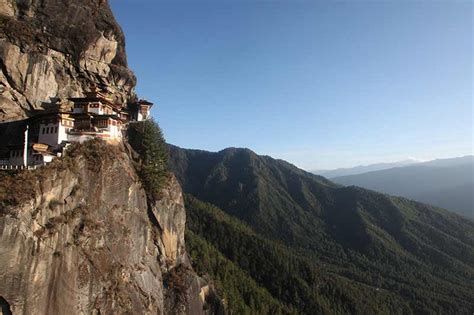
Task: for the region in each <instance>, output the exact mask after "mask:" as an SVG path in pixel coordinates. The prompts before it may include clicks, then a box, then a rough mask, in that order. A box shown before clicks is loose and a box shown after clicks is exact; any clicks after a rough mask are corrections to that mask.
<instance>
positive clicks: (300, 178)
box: [170, 146, 474, 313]
mask: <svg viewBox="0 0 474 315" xmlns="http://www.w3.org/2000/svg"><path fill="white" fill-rule="evenodd" d="M226 152H227V153H228V152H232V154H226ZM249 152H251V151H249V150H240V151H239V150H231V151H225V150H223V151H220V152H217V153H212V152H207V151H187V150H185V149H180V148H178V147H175V146H170V167H171V169H172V170H173V171H174V172H175V174H176V176H177V178H178V180H179V181H180V183H181V184H182V187H183V190H184V191H185V193H187V194H190V195H191V196H192V197H194V198H197V199H198V200H199V201H203V202H207V203H210V204H211V205H213V206H216V207H218V208H220V209H222V211H223V212H224V213H225V214H226V215H229V216H231V217H233V218H235V219H237V220H240V221H242V222H244V223H245V224H246V225H248V226H249V227H250V228H251V229H252V230H253V231H254V232H255V233H257V235H258V236H259V237H262V238H264V239H266V240H268V241H270V242H277V243H282V244H284V245H285V246H288V247H289V248H291V249H292V250H295V251H297V252H299V253H301V254H302V255H303V256H304V257H306V259H310V261H312V262H314V263H315V266H319V267H321V266H326V268H329V269H328V270H327V272H329V273H328V274H327V275H329V274H334V275H335V277H343V278H337V279H346V280H327V281H335V282H334V283H339V282H338V281H348V282H347V284H346V286H347V289H346V290H348V291H344V289H341V290H343V292H345V293H343V295H344V296H346V297H349V296H351V294H352V293H350V292H352V291H351V290H353V289H354V290H356V289H355V288H357V290H362V291H360V292H361V294H362V292H365V291H364V290H367V289H364V288H365V287H364V286H362V287H359V286H358V285H357V283H359V282H361V283H364V284H365V285H369V287H373V288H381V289H383V290H388V292H390V294H391V295H390V296H391V297H389V298H388V299H389V301H391V303H394V305H399V306H400V307H401V304H400V302H399V301H401V300H399V299H400V298H401V299H402V300H407V301H408V309H409V310H411V311H412V312H417V313H418V312H430V311H435V310H438V311H440V310H445V311H448V310H451V312H453V311H455V310H457V311H460V310H461V311H462V310H464V311H467V310H468V309H472V308H474V305H472V304H470V303H469V302H467V301H468V300H474V299H473V297H472V293H470V291H471V289H468V288H471V287H472V284H470V283H469V282H468V281H467V279H474V276H473V275H474V270H473V268H472V265H473V264H474V235H473V234H474V233H473V231H474V222H473V221H471V220H466V219H465V218H464V217H461V216H458V215H456V214H452V213H450V212H448V211H446V210H443V209H439V208H435V207H431V206H429V205H425V204H420V203H417V202H414V201H411V200H408V199H405V198H398V197H392V196H388V195H384V194H380V193H376V192H373V191H370V190H366V189H363V188H358V187H343V186H340V185H337V184H333V183H332V182H330V181H328V180H327V179H325V178H323V177H320V176H316V175H314V174H309V173H308V172H305V171H303V170H299V169H298V168H296V167H295V166H292V165H291V164H289V163H281V162H279V161H277V160H275V159H272V158H266V157H262V156H258V155H256V154H255V153H253V152H251V153H249ZM201 184H203V185H201ZM193 206H195V205H193V204H192V203H189V201H188V202H187V207H188V209H189V211H191V212H193V211H196V212H197V213H198V214H197V217H199V216H207V215H205V213H206V211H205V210H203V209H204V208H205V207H204V208H203V207H201V206H196V207H195V208H197V209H198V210H196V209H193ZM199 209H201V210H199ZM193 217H195V216H193V215H191V216H190V221H189V222H188V224H189V225H188V226H189V227H190V229H191V231H192V232H193V233H195V234H196V235H198V236H199V237H201V238H203V239H205V240H206V241H207V242H209V243H210V244H211V245H212V246H214V247H215V248H217V249H218V250H219V251H220V253H221V254H223V255H224V256H226V257H227V258H228V259H230V260H232V259H233V258H235V257H233V256H232V255H233V254H231V253H232V252H228V249H229V248H233V247H238V246H239V245H238V244H239V239H241V237H243V236H235V238H233V237H232V236H231V234H232V233H229V232H227V233H224V234H222V235H220V233H221V232H220V231H221V229H220V228H216V229H213V228H212V225H206V224H211V222H212V220H213V219H211V218H209V217H207V219H203V218H201V219H199V222H193V219H192V218H193ZM194 220H196V219H194ZM196 225H197V226H200V225H205V226H207V227H206V228H199V229H198V228H196ZM235 233H237V234H239V233H238V232H235ZM219 235H220V237H219ZM226 238H228V239H230V240H234V245H232V244H227V243H225V240H224V239H226ZM222 242H224V243H222ZM249 242H250V243H248V245H246V246H245V247H248V248H250V247H252V246H251V245H250V244H251V241H250V240H249ZM242 246H243V245H242ZM249 246H250V247H249ZM233 250H235V251H237V252H239V251H242V250H244V249H243V248H234V249H233ZM259 255H260V254H259V253H258V250H257V249H255V250H254V251H253V252H250V253H248V256H247V257H254V256H256V257H259ZM280 256H281V255H280ZM246 259H247V260H248V259H250V258H246ZM232 261H234V263H235V259H234V260H232ZM195 263H196V264H199V262H195ZM249 263H250V264H252V263H251V262H249ZM254 264H257V262H254ZM238 265H239V266H240V267H241V268H243V269H244V270H247V269H246V268H248V266H247V263H245V262H243V263H242V262H241V263H240V264H238ZM275 268H277V267H275ZM277 269H278V268H277ZM442 270H444V271H442ZM278 272H283V273H284V271H283V270H277V271H274V274H276V273H278ZM253 277H254V280H256V281H257V283H258V284H259V285H263V286H265V287H267V288H269V285H270V284H268V283H265V281H263V280H261V279H260V277H261V275H260V274H259V273H258V272H256V273H255V274H254V275H253ZM298 277H302V278H298ZM296 278H298V279H299V280H295V281H297V282H298V281H303V279H304V276H303V275H300V276H296ZM259 279H260V280H259ZM421 279H430V280H429V282H430V283H431V284H430V289H429V290H428V291H427V290H426V285H425V284H423V280H421ZM325 281H326V280H325ZM294 285H296V284H294ZM313 285H314V283H310V287H311V286H313ZM334 285H336V284H334ZM336 287H338V288H341V287H339V286H338V285H336ZM336 287H334V289H336ZM291 288H292V289H295V290H296V287H293V285H289V288H288V289H291ZM308 290H315V288H313V289H308ZM338 290H339V289H338ZM466 290H467V291H466ZM315 292H316V291H315ZM341 292H342V291H341ZM408 292H409V293H408ZM448 292H451V293H448ZM454 292H456V293H454ZM274 294H278V292H276V293H275V292H274ZM364 294H365V293H364ZM428 296H429V298H428ZM449 296H451V297H449ZM274 297H275V295H274ZM279 297H280V301H282V300H281V299H284V296H279ZM313 298H315V299H316V297H313ZM339 298H340V297H337V296H336V295H331V294H330V295H329V297H328V299H329V300H330V301H332V302H331V303H336V304H337V303H341V305H346V304H344V303H346V302H342V301H341V300H339ZM307 299H309V300H311V298H310V297H308V296H307ZM348 299H349V300H350V302H348V304H347V305H346V306H347V307H349V309H351V308H352V307H354V308H355V309H360V307H362V306H361V305H359V303H358V302H357V301H355V300H354V299H352V298H348ZM450 299H451V300H450ZM303 300H304V299H303ZM309 300H308V301H309ZM316 300H318V301H320V304H317V305H319V306H316V305H315V307H323V304H324V303H325V302H323V300H325V299H323V300H319V299H316ZM316 300H315V301H316ZM337 301H339V302H337ZM376 301H378V302H376ZM376 301H375V300H374V302H373V304H372V303H369V304H370V305H371V306H370V307H369V308H368V309H370V311H371V312H377V311H381V310H382V308H380V303H382V302H381V301H380V300H377V299H376ZM397 301H398V302H397ZM450 301H451V302H450ZM454 301H455V302H454ZM282 302H283V303H284V304H285V303H286V304H285V305H287V306H288V307H290V308H292V307H295V308H296V309H297V310H299V311H300V312H303V313H305V312H306V311H307V310H306V311H305V310H304V306H303V305H306V304H305V303H304V302H302V304H298V305H296V304H295V305H293V304H292V302H291V300H290V301H288V300H283V301H282ZM295 303H296V302H295ZM318 303H319V302H318ZM378 303H379V304H378ZM325 305H326V304H325ZM377 305H378V306H377ZM326 306H327V305H326ZM332 307H335V306H334V305H333V306H332ZM329 310H332V311H334V310H336V308H331V306H330V307H329ZM366 310H367V309H366Z"/></svg>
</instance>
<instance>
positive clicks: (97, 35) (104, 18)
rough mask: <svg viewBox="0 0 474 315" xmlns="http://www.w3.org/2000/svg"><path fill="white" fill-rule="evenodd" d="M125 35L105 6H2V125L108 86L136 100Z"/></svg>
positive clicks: (8, 0)
mask: <svg viewBox="0 0 474 315" xmlns="http://www.w3.org/2000/svg"><path fill="white" fill-rule="evenodd" d="M135 81H136V80H135V76H134V75H133V73H132V72H131V71H130V70H129V69H128V68H127V60H126V55H125V39H124V35H123V33H122V31H121V29H120V27H119V26H118V24H117V23H116V21H115V19H114V17H113V14H112V12H111V10H110V8H109V6H108V3H107V1H104V0H83V1H74V0H61V1H59V0H21V1H20V0H3V1H1V3H0V121H7V120H17V119H22V118H25V117H27V116H28V115H29V113H30V112H31V111H32V110H34V109H38V108H41V105H42V102H45V101H48V100H49V98H50V97H60V98H68V97H74V96H79V95H81V94H82V93H83V91H84V90H87V89H88V88H89V87H90V85H91V84H95V85H99V86H107V88H108V89H109V90H110V91H111V92H113V95H114V96H115V97H116V98H117V101H119V102H125V101H126V100H127V99H130V98H133V97H134V93H133V88H134V86H135Z"/></svg>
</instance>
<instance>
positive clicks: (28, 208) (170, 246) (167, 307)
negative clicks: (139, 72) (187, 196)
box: [0, 144, 203, 314]
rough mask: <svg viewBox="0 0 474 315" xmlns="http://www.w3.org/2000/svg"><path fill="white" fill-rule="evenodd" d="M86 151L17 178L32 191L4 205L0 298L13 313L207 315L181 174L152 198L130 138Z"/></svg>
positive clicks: (19, 187) (15, 181) (0, 217)
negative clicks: (192, 258)
mask: <svg viewBox="0 0 474 315" xmlns="http://www.w3.org/2000/svg"><path fill="white" fill-rule="evenodd" d="M81 150H82V149H77V150H75V151H73V152H72V153H71V154H70V156H69V157H66V158H63V159H62V160H60V161H56V162H54V163H53V164H52V165H49V166H47V167H45V168H43V169H41V170H38V171H36V172H34V173H28V174H26V175H25V174H24V175H22V176H16V177H13V179H12V180H11V182H10V185H11V186H15V187H10V189H13V190H15V189H17V190H22V191H27V192H28V191H29V190H31V192H32V195H31V198H26V199H25V200H24V201H22V202H20V203H18V204H17V205H11V206H4V207H3V208H2V209H0V210H1V211H0V213H1V214H0V266H1V268H0V296H1V297H2V298H3V299H4V300H5V301H6V302H7V303H8V304H9V306H10V308H11V310H12V311H13V314H91V313H92V314H99V313H100V314H127V313H128V314H157V313H158V314H163V313H165V314H170V313H174V314H185V313H188V314H191V313H192V314H199V313H202V311H203V304H202V302H201V300H200V299H199V293H200V288H201V283H200V280H199V278H198V277H196V276H195V274H194V272H193V271H192V269H191V267H190V265H189V262H188V258H187V254H186V251H185V248H184V227H185V219H186V215H185V209H184V205H183V198H182V192H181V188H180V186H179V184H178V183H177V181H176V179H175V178H174V177H170V180H169V182H168V184H167V185H166V187H164V188H163V198H162V199H161V200H160V201H158V202H151V203H150V202H149V201H148V200H147V197H146V194H145V191H144V189H143V188H142V186H141V183H140V181H139V178H138V177H137V175H136V173H135V170H134V168H133V165H132V161H131V160H130V158H129V156H128V155H127V153H126V152H125V150H124V149H123V146H122V145H115V146H110V145H108V146H106V145H105V144H95V147H92V149H91V148H89V149H88V151H87V153H86V152H84V151H81ZM91 152H108V153H107V154H105V153H103V156H100V157H95V158H94V159H91V157H90V153H91ZM24 176H26V178H27V180H26V179H25V177H24ZM22 183H28V186H31V187H25V186H24V185H22ZM176 275H178V278H176ZM177 282H180V283H184V285H183V287H182V288H179V290H178V291H176V289H177V284H176V283H177Z"/></svg>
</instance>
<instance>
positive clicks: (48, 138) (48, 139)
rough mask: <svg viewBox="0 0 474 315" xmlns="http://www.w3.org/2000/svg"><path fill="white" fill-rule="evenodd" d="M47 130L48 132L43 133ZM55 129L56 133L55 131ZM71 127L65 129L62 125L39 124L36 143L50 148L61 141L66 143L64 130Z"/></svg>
mask: <svg viewBox="0 0 474 315" xmlns="http://www.w3.org/2000/svg"><path fill="white" fill-rule="evenodd" d="M47 128H49V129H48V130H49V132H48V133H45V130H46V129H47ZM56 128H57V131H56ZM67 128H71V127H65V126H63V125H62V124H58V123H56V124H47V125H46V124H41V125H40V130H39V137H38V142H39V143H44V144H48V145H50V146H53V147H55V146H57V145H58V144H60V143H61V142H63V141H67V133H66V129H67Z"/></svg>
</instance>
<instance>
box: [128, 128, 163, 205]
mask: <svg viewBox="0 0 474 315" xmlns="http://www.w3.org/2000/svg"><path fill="white" fill-rule="evenodd" d="M128 141H129V143H130V145H131V146H132V148H133V149H134V150H135V151H136V152H137V153H138V154H139V155H140V161H139V162H138V163H136V165H135V167H136V169H137V172H138V174H139V175H140V178H141V180H142V182H143V184H144V186H145V189H146V191H147V193H148V195H149V196H150V197H152V198H154V199H159V198H160V192H161V189H162V188H163V185H164V184H165V183H166V180H167V179H168V177H169V172H168V150H167V145H166V142H165V140H164V138H163V133H162V132H161V129H160V127H159V126H158V124H157V123H155V122H154V121H153V120H146V121H141V122H136V123H131V124H130V126H129V127H128Z"/></svg>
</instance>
